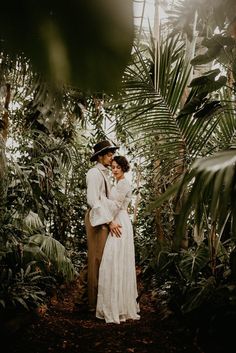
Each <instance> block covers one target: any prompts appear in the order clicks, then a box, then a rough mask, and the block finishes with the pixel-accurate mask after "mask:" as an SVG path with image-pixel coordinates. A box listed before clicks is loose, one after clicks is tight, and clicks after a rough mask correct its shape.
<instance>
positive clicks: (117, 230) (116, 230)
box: [109, 222, 122, 238]
mask: <svg viewBox="0 0 236 353" xmlns="http://www.w3.org/2000/svg"><path fill="white" fill-rule="evenodd" d="M121 228H122V227H121V225H120V224H118V223H115V222H110V223H109V229H110V231H111V235H112V236H113V235H115V236H116V237H117V238H120V237H121Z"/></svg>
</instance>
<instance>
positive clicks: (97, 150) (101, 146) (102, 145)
mask: <svg viewBox="0 0 236 353" xmlns="http://www.w3.org/2000/svg"><path fill="white" fill-rule="evenodd" d="M118 148H119V147H117V146H115V145H112V144H111V143H110V142H109V141H106V140H104V141H101V142H98V143H97V144H96V145H95V146H94V147H93V149H94V154H93V155H92V156H91V158H90V161H91V162H94V161H96V158H97V156H98V155H99V154H101V153H102V154H106V153H108V152H110V151H111V152H115V150H117V149H118Z"/></svg>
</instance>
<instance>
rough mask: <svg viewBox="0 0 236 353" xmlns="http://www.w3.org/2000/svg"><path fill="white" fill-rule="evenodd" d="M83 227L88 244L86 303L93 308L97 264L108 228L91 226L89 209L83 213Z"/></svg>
mask: <svg viewBox="0 0 236 353" xmlns="http://www.w3.org/2000/svg"><path fill="white" fill-rule="evenodd" d="M85 228H86V233H87V246H88V304H89V307H90V308H91V309H95V308H96V304H97V292H98V273H99V266H100V263H101V260H102V254H103V249H104V246H105V243H106V240H107V237H108V232H109V229H108V227H107V226H106V225H102V226H97V227H92V226H91V223H90V221H89V211H87V212H86V214H85Z"/></svg>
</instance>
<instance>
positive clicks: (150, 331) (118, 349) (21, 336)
mask: <svg viewBox="0 0 236 353" xmlns="http://www.w3.org/2000/svg"><path fill="white" fill-rule="evenodd" d="M75 295H76V285H75V286H74V287H73V288H70V289H69V290H67V292H66V293H64V295H63V298H61V299H60V300H57V299H55V298H54V300H52V303H51V305H50V306H49V308H47V309H46V308H45V310H44V308H41V312H40V315H39V317H38V318H37V319H36V320H34V321H33V322H31V323H29V324H28V325H26V326H25V327H24V328H23V329H21V330H19V331H18V332H17V334H16V336H15V337H14V340H10V341H9V340H8V347H7V348H8V349H7V352H8V353H47V352H49V353H54V352H55V353H62V352H63V353H93V352H94V353H95V352H96V353H108V352H112V353H125V352H127V353H146V352H148V353H149V352H150V353H154V352H155V353H174V352H175V353H183V352H186V353H203V352H202V351H201V350H200V349H199V348H198V347H197V346H196V345H195V343H194V339H193V337H192V336H191V333H190V332H189V331H188V330H186V328H183V327H181V326H179V323H178V322H176V321H175V320H174V319H173V318H172V319H171V318H169V319H168V320H161V318H160V315H159V313H158V311H157V309H156V305H155V303H154V302H153V300H152V297H151V293H146V294H145V295H143V296H142V298H141V301H140V308H141V319H140V320H139V321H134V322H133V321H129V322H126V323H121V324H120V325H117V324H105V323H104V321H102V320H99V319H96V318H95V317H94V314H89V313H79V312H77V311H76V310H75V304H74V298H75ZM9 343H10V345H9Z"/></svg>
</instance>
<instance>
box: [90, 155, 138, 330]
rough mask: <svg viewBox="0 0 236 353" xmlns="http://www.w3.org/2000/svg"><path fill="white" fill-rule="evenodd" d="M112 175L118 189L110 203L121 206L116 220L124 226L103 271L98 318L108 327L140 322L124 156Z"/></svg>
mask: <svg viewBox="0 0 236 353" xmlns="http://www.w3.org/2000/svg"><path fill="white" fill-rule="evenodd" d="M111 167H112V173H113V175H114V177H115V179H116V185H115V186H114V187H113V188H112V190H111V195H110V199H111V200H114V201H116V202H119V204H121V209H120V210H119V211H118V213H117V214H116V216H115V218H114V220H113V221H114V222H115V223H119V224H120V225H121V236H114V235H113V234H112V232H110V233H109V235H108V239H107V241H106V244H105V248H104V252H103V257H102V261H101V265H100V269H99V279H98V296H97V307H96V317H97V318H99V319H104V320H105V321H106V322H107V323H117V324H119V323H120V322H122V321H126V320H128V319H133V320H138V319H139V318H140V316H139V315H138V312H139V305H138V304H137V301H136V299H137V296H138V293H137V283H136V270H135V252H134V240H133V228H132V224H131V221H130V218H129V214H128V212H127V208H128V205H129V203H130V201H131V187H130V184H129V182H128V180H127V179H125V176H124V173H126V172H128V170H129V163H128V161H127V159H126V158H125V157H123V156H115V157H114V159H113V161H112V166H111Z"/></svg>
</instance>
